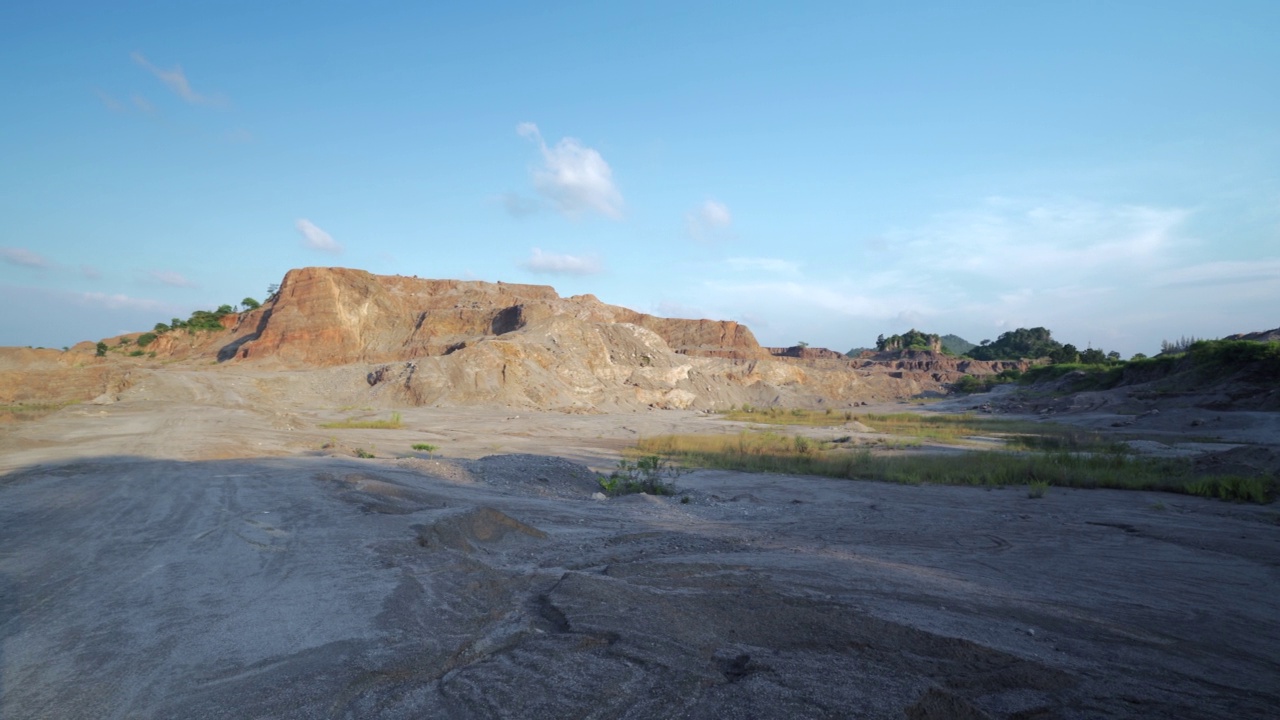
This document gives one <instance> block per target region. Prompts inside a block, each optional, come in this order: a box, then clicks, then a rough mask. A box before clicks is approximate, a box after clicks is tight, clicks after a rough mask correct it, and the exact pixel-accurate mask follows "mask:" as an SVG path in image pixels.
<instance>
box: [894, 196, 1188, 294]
mask: <svg viewBox="0 0 1280 720" xmlns="http://www.w3.org/2000/svg"><path fill="white" fill-rule="evenodd" d="M1190 214H1191V213H1190V211H1189V210H1186V209H1183V208H1158V207H1150V206H1141V205H1103V204H1100V203H1090V202H1081V201H1059V202H1052V203H1026V202H1023V203H1019V202H1016V201H1014V200H1010V199H1008V198H990V199H988V200H987V201H985V202H984V203H983V204H982V205H981V206H979V207H978V208H976V209H973V210H968V211H963V212H956V213H947V214H943V215H941V216H939V217H938V218H937V219H935V220H934V221H933V222H932V223H931V224H929V225H926V226H925V227H923V228H920V229H918V230H914V231H908V232H905V233H904V232H901V231H899V232H896V233H891V234H890V242H891V243H894V244H898V245H900V246H901V247H902V249H903V250H904V252H906V253H908V254H911V255H914V256H916V257H917V258H919V261H918V262H917V263H916V264H921V265H926V266H932V267H934V268H936V269H939V270H946V271H954V270H961V271H965V272H970V273H974V274H978V275H984V276H988V277H996V278H1008V277H1011V276H1026V275H1028V274H1034V275H1049V276H1051V277H1054V278H1062V277H1064V276H1072V277H1084V276H1096V275H1097V273H1099V272H1104V273H1116V272H1132V271H1134V270H1136V269H1138V268H1139V267H1142V268H1152V267H1156V266H1159V265H1161V264H1163V263H1164V262H1166V261H1167V258H1168V256H1169V251H1170V250H1172V249H1174V248H1175V247H1177V246H1178V245H1179V244H1181V243H1184V242H1185V241H1184V239H1183V238H1181V237H1180V232H1181V230H1182V226H1183V225H1184V224H1185V221H1186V220H1187V218H1188V217H1189V216H1190Z"/></svg>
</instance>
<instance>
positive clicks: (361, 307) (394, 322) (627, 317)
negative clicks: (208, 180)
mask: <svg viewBox="0 0 1280 720" xmlns="http://www.w3.org/2000/svg"><path fill="white" fill-rule="evenodd" d="M552 317H564V318H571V319H573V320H576V321H579V322H585V323H629V324H632V325H637V326H640V327H643V328H646V329H648V330H651V331H653V332H654V333H656V334H657V335H658V336H659V337H661V338H662V339H663V340H664V341H665V342H666V343H667V345H668V346H669V347H670V349H671V350H674V351H675V352H678V353H681V354H686V355H694V356H701V357H721V358H731V359H736V360H751V359H759V358H763V357H767V354H766V353H765V352H764V351H763V350H762V349H761V348H760V345H759V343H757V342H756V339H755V337H754V336H753V335H752V334H751V331H750V330H748V329H747V328H746V327H744V326H742V325H739V324H738V323H735V322H731V321H714V320H682V319H674V318H658V317H653V316H651V315H645V314H643V313H638V312H635V311H633V310H628V309H626V308H622V307H616V306H613V305H606V304H604V303H602V302H600V301H599V300H597V299H596V298H595V297H594V296H592V295H579V296H575V297H571V298H561V297H560V296H559V295H558V294H556V291H555V290H554V289H553V288H551V287H548V286H544V285H515V284H509V283H487V282H478V281H463V280H422V279H418V278H411V277H402V276H398V275H397V276H379V275H373V274H371V273H368V272H364V271H362V270H350V269H345V268H302V269H299V270H292V271H290V272H289V273H288V274H287V275H285V277H284V281H283V282H282V283H281V284H280V291H279V293H278V294H277V296H276V297H275V298H274V299H273V300H272V301H271V302H269V303H267V304H266V305H264V306H263V307H262V308H260V309H258V310H256V311H254V312H252V313H247V314H246V315H245V316H244V317H243V318H242V319H241V321H240V324H239V326H238V327H237V328H236V329H235V331H234V334H235V337H234V339H233V340H232V341H231V342H229V343H227V344H226V345H225V346H224V347H223V348H221V349H220V353H221V358H220V359H222V360H228V359H232V358H241V359H259V358H271V359H274V360H276V361H279V362H282V363H285V364H291V365H292V364H302V365H308V366H316V365H345V364H349V363H356V362H388V361H396V360H410V359H415V358H421V357H431V356H438V355H448V354H450V353H453V352H456V351H457V350H460V349H462V348H463V347H466V346H467V344H469V343H475V342H476V341H478V340H479V339H480V338H485V337H498V336H503V335H506V334H508V333H511V332H514V331H517V330H520V329H521V328H524V327H526V326H528V325H530V324H535V323H537V322H539V321H542V320H546V319H549V318H552Z"/></svg>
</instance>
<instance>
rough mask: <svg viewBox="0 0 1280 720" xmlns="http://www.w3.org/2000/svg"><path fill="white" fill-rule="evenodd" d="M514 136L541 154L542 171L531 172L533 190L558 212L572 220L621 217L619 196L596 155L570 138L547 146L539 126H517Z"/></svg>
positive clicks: (539, 169)
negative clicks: (591, 216)
mask: <svg viewBox="0 0 1280 720" xmlns="http://www.w3.org/2000/svg"><path fill="white" fill-rule="evenodd" d="M516 132H517V133H518V134H519V135H520V136H521V137H524V138H528V139H529V140H532V141H533V142H534V143H536V144H537V146H538V149H539V150H540V151H541V153H542V167H539V168H535V169H534V170H533V187H534V189H535V190H537V191H538V193H539V194H540V195H542V196H543V197H545V198H547V199H548V200H550V201H551V202H553V203H555V205H556V208H557V209H558V210H560V212H562V213H564V214H565V215H568V216H569V217H575V218H576V217H579V216H580V215H582V214H583V213H585V212H598V213H600V214H601V215H604V216H606V217H611V218H615V219H616V218H620V217H622V193H620V192H619V191H618V188H617V186H615V185H614V183H613V170H611V169H610V168H609V164H608V163H606V162H605V161H604V158H603V157H601V155H600V153H599V152H597V151H596V150H594V149H592V148H589V147H586V146H584V145H583V144H582V143H581V142H579V141H578V140H577V139H575V138H571V137H566V138H561V140H560V141H559V142H557V143H556V144H555V145H554V146H548V145H547V143H546V141H545V140H543V139H542V133H541V132H540V131H539V130H538V126H537V125H534V124H533V123H529V122H526V123H520V124H519V125H518V126H516Z"/></svg>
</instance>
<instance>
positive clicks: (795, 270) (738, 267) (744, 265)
mask: <svg viewBox="0 0 1280 720" xmlns="http://www.w3.org/2000/svg"><path fill="white" fill-rule="evenodd" d="M725 263H726V264H727V265H728V266H729V269H731V270H734V271H738V272H743V271H753V270H754V271H759V272H766V273H773V274H775V275H799V274H800V263H796V262H791V261H790V260H779V259H778V258H755V257H734V258H729V259H728V260H726V261H725Z"/></svg>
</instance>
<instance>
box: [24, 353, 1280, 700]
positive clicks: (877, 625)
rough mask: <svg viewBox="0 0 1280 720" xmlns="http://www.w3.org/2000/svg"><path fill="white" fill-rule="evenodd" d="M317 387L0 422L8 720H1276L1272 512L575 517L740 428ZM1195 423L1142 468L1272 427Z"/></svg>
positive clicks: (156, 382) (1193, 506) (691, 489)
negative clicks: (654, 450)
mask: <svg viewBox="0 0 1280 720" xmlns="http://www.w3.org/2000/svg"><path fill="white" fill-rule="evenodd" d="M335 378H336V376H333V375H325V374H323V373H312V374H307V375H284V374H265V373H259V374H254V373H251V372H248V371H240V370H231V369H224V368H216V369H199V368H188V369H182V368H172V369H170V370H168V371H166V372H164V373H155V374H151V375H149V376H147V377H145V378H142V379H141V380H139V381H138V382H136V383H135V384H134V385H133V386H132V387H131V388H130V389H129V390H127V391H126V392H124V393H123V394H121V396H120V398H119V401H117V402H114V403H112V404H105V405H81V406H74V407H70V408H66V409H63V410H61V411H58V412H56V413H53V414H50V415H48V416H46V417H43V418H40V419H37V420H32V421H26V422H22V423H17V424H10V425H7V426H2V427H0V473H3V475H0V717H3V718H45V717H67V718H89V717H92V718H114V717H156V718H167V717H187V718H243V717H285V718H313V717H315V718H320V717H344V718H345V717H350V718H356V717H360V718H364V717H387V718H400V717H458V718H473V717H474V718H489V717H512V718H516V717H520V718H563V717H589V718H623V717H627V718H648V717H663V718H666V717H688V718H732V717H742V718H747V717H760V718H766V717H769V718H772V717H777V718H845V717H869V718H903V717H907V718H983V717H991V718H1108V717H1113V718H1167V717H1179V718H1249V717H1257V718H1263V717H1274V712H1275V708H1276V707H1280V593H1277V588H1280V511H1278V510H1277V508H1276V507H1275V506H1268V507H1258V506H1248V505H1236V504H1230V503H1222V502H1215V501H1209V500H1202V499H1198V498H1189V497H1184V496H1173V495H1162V494H1156V493H1139V492H1118V491H1072V490H1062V489H1052V490H1050V492H1049V493H1048V495H1047V497H1045V498H1042V499H1030V498H1028V497H1027V493H1026V492H1025V491H1024V490H1023V489H1018V488H1009V489H1004V490H983V489H971V488H950V487H902V486H894V485H888V484H882V483H872V482H849V481H838V480H827V479H815V478H802V477H787V476H776V475H748V474H741V473H728V472H718V471H716V472H713V471H700V472H695V473H691V474H688V475H686V476H684V477H682V478H681V479H680V480H679V481H678V486H679V488H680V489H681V490H682V491H683V492H684V493H685V494H684V497H685V498H687V499H688V502H681V499H680V498H651V497H647V496H633V497H628V498H620V499H612V500H603V501H602V500H596V499H593V498H592V493H593V492H594V491H595V490H596V486H595V481H594V473H593V472H592V470H590V469H589V468H594V469H597V470H604V469H607V468H609V467H611V466H612V465H613V464H614V462H615V461H616V458H617V452H618V450H619V449H621V448H622V447H624V446H625V445H626V444H628V443H629V442H631V441H633V440H634V439H635V438H636V437H638V436H641V435H653V434H658V433H663V432H672V431H680V432H715V431H724V432H735V431H736V430H737V426H736V425H734V424H733V423H726V422H724V421H721V420H719V419H718V418H716V417H714V416H709V415H704V414H698V413H692V412H676V411H662V412H650V413H632V414H625V415H564V414H529V413H527V412H523V411H520V412H517V411H511V410H506V409H502V408H489V409H483V408H463V409H441V408H416V409H400V412H401V413H402V414H403V417H404V427H403V428H401V429H399V430H337V429H332V430H330V429H323V428H320V427H319V424H320V423H323V422H328V421H333V420H338V419H342V418H347V417H351V416H368V417H371V418H372V417H386V416H387V414H388V412H389V411H388V409H386V408H381V409H373V408H370V409H367V410H366V409H363V408H362V407H344V406H345V405H347V404H348V403H349V402H351V401H352V399H353V398H356V397H357V395H356V393H355V390H354V389H353V388H350V387H347V386H346V385H343V384H342V383H341V382H340V381H338V380H336V379H335ZM953 406H954V404H953ZM944 407H946V406H944ZM895 409H904V408H903V407H901V406H897V407H895ZM1217 415H1225V416H1227V417H1226V418H1225V419H1224V420H1223V421H1221V422H1220V423H1219V425H1220V426H1221V427H1222V428H1224V430H1223V431H1222V432H1219V431H1218V430H1213V431H1211V432H1205V430H1204V425H1203V424H1202V425H1199V426H1196V427H1195V432H1194V433H1192V432H1191V431H1180V430H1179V428H1181V427H1182V425H1177V423H1174V422H1173V421H1169V423H1167V424H1168V425H1169V427H1164V428H1160V427H1154V424H1153V427H1151V428H1150V429H1151V430H1152V431H1153V432H1155V431H1159V432H1165V433H1166V435H1164V436H1161V437H1160V438H1157V439H1155V440H1151V442H1155V443H1157V444H1159V445H1162V446H1164V447H1168V448H1173V449H1178V448H1179V447H1181V446H1182V445H1186V444H1192V443H1201V444H1205V443H1207V444H1209V445H1211V446H1212V445H1222V446H1228V445H1230V444H1232V443H1236V444H1238V443H1241V442H1244V441H1245V440H1246V439H1247V438H1248V437H1254V436H1255V435H1256V434H1258V433H1261V434H1262V435H1263V436H1265V435H1266V433H1267V432H1268V428H1275V427H1276V425H1275V424H1274V423H1275V417H1274V414H1270V415H1268V414H1257V415H1258V416H1259V417H1256V418H1250V417H1244V416H1235V415H1233V414H1224V413H1217ZM1152 417H1155V416H1152ZM1057 419H1059V420H1062V419H1063V418H1057ZM1078 419H1079V421H1080V422H1082V423H1085V424H1092V425H1097V426H1100V427H1108V426H1109V423H1108V422H1107V421H1106V418H1105V417H1100V416H1099V417H1093V416H1089V415H1087V414H1081V415H1080V417H1079V418H1078ZM1161 422H1163V421H1161ZM1135 424H1136V422H1135ZM1185 424H1186V423H1183V425H1185ZM1174 425H1177V427H1174ZM1235 425H1239V426H1240V429H1239V431H1238V432H1237V431H1235V430H1231V427H1234V426H1235ZM1259 428H1261V430H1259ZM1129 429H1132V428H1129ZM814 432H824V431H814ZM1178 432H1183V434H1182V435H1179V434H1177V433H1178ZM1232 433H1235V434H1232ZM1271 437H1272V438H1274V437H1275V436H1274V435H1272V436H1271ZM413 443H430V444H433V445H437V446H438V447H439V450H438V451H437V452H435V453H433V454H432V455H430V456H428V455H427V454H424V453H415V452H412V451H411V450H410V449H409V446H410V445H411V444H413ZM326 445H328V447H324V446H326ZM355 448H361V449H364V450H366V451H368V452H372V453H373V454H374V455H375V456H376V458H375V459H366V460H361V459H356V458H354V457H352V456H351V452H352V451H353V450H354V449H355Z"/></svg>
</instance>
